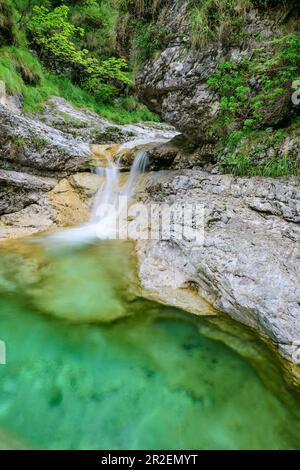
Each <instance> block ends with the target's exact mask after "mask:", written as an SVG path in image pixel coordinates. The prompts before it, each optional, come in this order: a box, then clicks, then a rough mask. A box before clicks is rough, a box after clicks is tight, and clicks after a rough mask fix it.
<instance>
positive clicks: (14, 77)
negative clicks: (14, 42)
mask: <svg viewBox="0 0 300 470" xmlns="http://www.w3.org/2000/svg"><path fill="white" fill-rule="evenodd" d="M42 77H43V71H42V67H41V65H40V63H39V61H38V60H37V59H36V57H34V56H33V55H32V54H31V53H30V52H28V51H27V50H23V49H19V48H17V47H14V46H12V47H7V46H5V47H2V48H1V49H0V80H2V81H3V82H4V83H5V85H6V90H7V92H8V93H9V94H12V95H14V94H16V93H24V92H25V88H26V84H29V83H30V84H37V83H39V81H40V80H41V79H42Z"/></svg>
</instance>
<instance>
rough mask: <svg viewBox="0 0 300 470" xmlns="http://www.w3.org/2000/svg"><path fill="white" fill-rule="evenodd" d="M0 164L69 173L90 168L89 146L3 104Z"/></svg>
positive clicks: (17, 168)
mask: <svg viewBox="0 0 300 470" xmlns="http://www.w3.org/2000/svg"><path fill="white" fill-rule="evenodd" d="M0 127H1V134H0V165H1V167H2V168H5V169H10V170H20V169H21V170H22V169H28V170H29V172H40V173H43V174H45V173H46V174H47V175H48V174H49V173H55V172H60V173H61V174H70V173H73V172H74V171H78V170H80V169H84V168H87V167H88V164H89V160H90V149H89V146H88V144H85V143H83V142H82V141H79V140H76V139H74V138H70V136H67V135H66V134H64V133H63V132H61V131H58V130H56V129H54V128H51V127H49V126H47V125H45V124H42V123H41V122H38V121H36V120H34V119H31V118H29V117H25V116H19V115H17V114H14V113H11V112H10V111H9V110H8V108H6V107H5V106H2V105H0Z"/></svg>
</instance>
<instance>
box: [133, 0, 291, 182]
mask: <svg viewBox="0 0 300 470" xmlns="http://www.w3.org/2000/svg"><path fill="white" fill-rule="evenodd" d="M215 3H216V2H213V1H211V2H206V4H207V5H211V6H210V7H207V11H206V10H205V7H203V6H202V7H198V10H197V8H196V7H195V5H199V2H191V1H188V0H187V1H175V2H171V4H170V5H169V8H168V9H162V13H161V17H160V19H159V20H158V21H159V28H162V29H165V31H166V32H167V33H166V37H167V40H165V41H164V42H163V43H162V45H161V50H160V51H158V52H156V54H155V55H154V56H152V58H151V59H150V60H147V61H146V62H144V63H143V64H142V65H141V66H140V69H139V72H138V74H137V77H136V86H137V90H138V95H139V98H140V99H141V100H143V101H144V102H145V103H146V104H147V105H148V106H149V108H150V109H152V110H153V111H155V112H156V113H158V114H160V115H161V116H162V118H163V120H165V121H167V122H170V123H171V124H173V125H174V126H175V127H176V128H177V129H178V130H179V131H180V132H182V133H183V134H184V135H185V136H186V137H187V138H188V139H189V141H192V142H194V143H196V144H198V146H199V152H198V153H199V155H198V164H199V165H201V163H202V161H203V159H204V160H207V159H208V158H209V159H210V160H211V161H212V162H216V161H218V162H219V163H221V164H222V163H223V164H224V163H225V165H223V167H226V166H227V167H229V169H230V171H233V170H237V171H239V168H238V165H239V163H240V161H241V162H242V163H243V165H242V167H243V169H244V171H245V173H246V172H247V170H248V172H249V174H250V166H252V167H255V166H260V167H261V168H265V164H266V162H267V161H268V160H270V159H271V160H272V159H273V158H279V159H280V158H282V157H283V154H285V155H287V154H288V156H289V159H290V161H291V162H292V163H291V164H292V165H294V166H295V168H297V169H298V170H295V171H299V165H300V156H299V135H298V134H296V135H295V133H294V127H293V126H294V123H295V122H297V127H298V128H299V122H298V121H297V116H298V115H299V110H300V108H299V101H300V100H296V99H294V100H293V99H292V95H293V94H294V95H295V89H294V88H293V81H294V80H296V78H297V76H298V75H299V70H300V63H299V60H295V55H296V56H297V55H298V57H299V50H300V47H299V44H300V40H299V36H298V32H299V30H300V20H299V18H300V16H299V4H298V3H297V2H293V1H289V2H284V4H282V2H265V5H266V4H267V5H268V7H267V9H265V8H262V7H261V8H259V2H248V3H247V2H234V3H235V4H236V6H235V7H234V6H233V7H232V9H231V10H230V8H229V7H226V5H225V4H226V2H219V3H220V5H219V7H218V8H219V11H218V9H217V7H216V6H215V7H214V5H215ZM261 3H262V2H261ZM222 4H224V5H225V6H224V5H223V7H224V11H223V12H222V11H220V10H221V9H222ZM226 9H227V10H228V13H227V14H228V15H231V16H230V18H229V17H226ZM205 14H206V15H211V16H210V17H209V18H211V19H210V20H209V21H208V22H206V23H205V24H204V25H203V24H202V23H201V21H202V22H203V18H202V16H201V15H205ZM197 15H198V16H197ZM222 15H223V16H222ZM197 22H198V23H199V24H200V26H197ZM195 23H196V26H195ZM209 33H210V34H209ZM296 51H297V52H296ZM292 56H293V57H294V58H293V59H292ZM295 96H296V95H295ZM278 129H281V130H282V133H283V134H285V137H286V135H287V134H288V135H292V134H293V136H294V137H293V138H294V139H296V141H295V142H294V143H293V144H292V145H291V144H290V145H288V146H287V147H286V146H285V145H283V144H282V145H281V142H279V141H280V138H281V137H280V136H281V134H280V132H279V133H278ZM251 146H252V147H254V148H255V151H252V150H251V148H250V149H249V147H251ZM246 161H247V163H249V165H248V168H247V165H245V164H244V163H245V162H246ZM272 162H273V160H272ZM237 174H238V173H237ZM258 174H259V173H258Z"/></svg>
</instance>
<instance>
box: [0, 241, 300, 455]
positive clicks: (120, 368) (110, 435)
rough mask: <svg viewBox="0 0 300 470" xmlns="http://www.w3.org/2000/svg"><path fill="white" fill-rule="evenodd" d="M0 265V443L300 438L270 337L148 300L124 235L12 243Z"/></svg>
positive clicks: (273, 442) (137, 444) (273, 445)
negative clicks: (63, 244) (62, 243)
mask: <svg viewBox="0 0 300 470" xmlns="http://www.w3.org/2000/svg"><path fill="white" fill-rule="evenodd" d="M0 266H1V267H0V295H1V297H0V340H2V341H4V342H5V344H6V361H7V364H6V365H0V448H1V445H2V447H4V448H9V447H14V446H15V445H16V444H15V442H19V443H20V446H21V447H25V448H34V449H111V450H113V449H295V448H299V447H300V424H299V410H300V406H299V405H300V398H299V397H298V396H297V395H296V394H295V393H294V392H293V391H292V390H290V389H289V388H288V387H287V385H286V384H285V383H284V381H283V379H282V378H281V371H280V368H279V365H278V364H276V360H275V357H274V358H273V355H272V354H271V353H270V352H269V350H268V348H267V347H266V346H265V345H264V344H263V343H262V342H261V340H260V339H258V338H257V337H256V336H254V335H253V334H252V333H250V332H248V331H246V329H245V328H243V327H242V326H240V325H236V324H234V323H233V322H229V320H226V318H225V317H223V316H221V317H220V319H218V318H216V319H212V320H210V319H208V318H198V317H196V316H193V315H190V314H186V313H184V312H181V311H179V310H176V309H174V308H169V307H165V306H162V305H159V304H156V303H154V302H150V301H147V300H145V299H143V298H142V297H141V296H140V295H139V287H138V281H137V276H136V266H135V260H134V255H133V246H132V245H131V244H129V243H122V244H118V243H117V242H102V243H98V244H96V245H91V246H86V247H84V248H81V249H75V250H68V249H64V250H63V251H60V250H58V251H57V252H56V251H55V250H54V251H53V250H51V249H50V250H49V249H48V248H45V246H43V245H40V244H30V243H23V242H20V241H19V242H13V243H11V244H7V245H3V246H2V247H1V249H0ZM243 351H244V352H243ZM1 440H2V443H1ZM12 442H13V443H14V444H12Z"/></svg>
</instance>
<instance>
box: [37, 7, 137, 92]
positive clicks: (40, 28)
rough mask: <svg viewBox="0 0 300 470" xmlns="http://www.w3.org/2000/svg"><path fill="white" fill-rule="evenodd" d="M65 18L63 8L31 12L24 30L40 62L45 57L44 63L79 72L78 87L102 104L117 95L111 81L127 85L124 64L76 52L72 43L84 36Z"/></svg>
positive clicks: (125, 66) (122, 60)
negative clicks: (30, 37) (37, 48)
mask: <svg viewBox="0 0 300 470" xmlns="http://www.w3.org/2000/svg"><path fill="white" fill-rule="evenodd" d="M68 17H69V8H68V7H67V6H66V5H62V6H60V7H57V8H55V9H54V10H48V9H47V8H45V7H35V8H34V9H33V16H32V18H31V20H30V22H29V25H28V27H29V30H30V31H31V33H32V36H33V40H34V42H35V44H36V45H37V46H38V47H39V49H40V52H41V56H42V57H43V58H44V60H45V57H47V62H49V60H50V61H51V60H52V61H53V60H54V61H56V62H57V63H59V64H61V65H63V66H64V68H66V67H71V69H72V70H75V71H77V70H79V75H80V80H81V82H82V86H83V87H84V88H85V89H86V90H87V91H89V92H90V93H94V94H95V96H96V97H97V98H98V99H102V100H103V101H109V100H111V99H112V98H113V97H115V96H116V95H117V92H118V89H117V87H116V86H115V84H112V81H114V82H115V83H116V84H117V85H118V84H125V85H129V84H130V77H129V74H128V72H127V71H126V68H127V63H126V61H125V60H124V59H122V58H116V57H110V58H108V59H106V60H103V61H102V62H100V61H98V59H96V58H95V57H91V56H90V54H89V51H88V50H87V49H79V48H78V47H77V43H76V41H77V39H78V38H80V37H83V36H84V34H85V33H84V30H83V29H82V28H81V27H77V26H75V25H73V24H72V23H71V22H70V21H69V19H68ZM76 75H78V73H76Z"/></svg>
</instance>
